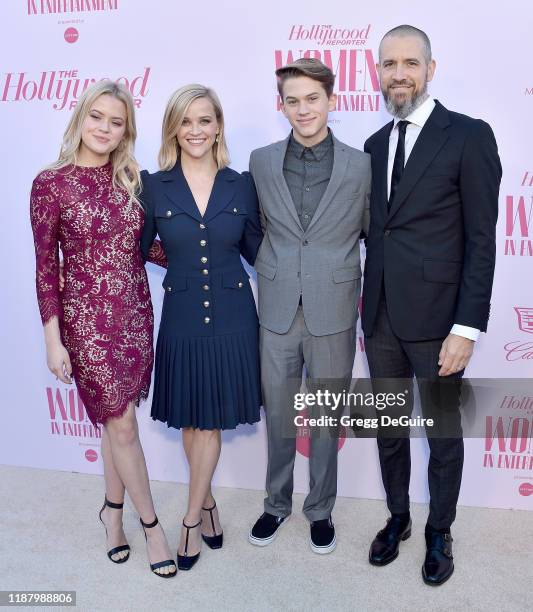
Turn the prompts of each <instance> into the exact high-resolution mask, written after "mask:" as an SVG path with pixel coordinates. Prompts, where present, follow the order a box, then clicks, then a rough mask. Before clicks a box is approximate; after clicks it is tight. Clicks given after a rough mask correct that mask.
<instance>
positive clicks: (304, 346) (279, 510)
mask: <svg viewBox="0 0 533 612" xmlns="http://www.w3.org/2000/svg"><path fill="white" fill-rule="evenodd" d="M260 351H261V383H262V388H263V402H264V408H265V414H266V423H267V432H268V468H267V476H266V492H267V497H266V498H265V512H268V513H269V514H273V515H275V516H281V517H285V516H288V515H289V514H290V513H291V511H292V492H293V469H294V459H295V454H296V437H295V432H296V430H295V428H294V425H293V429H292V431H291V428H290V426H289V427H288V424H290V423H292V424H293V423H294V421H293V419H294V417H295V416H296V415H297V414H298V412H297V411H295V409H294V404H293V402H294V393H298V392H299V391H300V383H301V380H302V371H303V366H304V364H305V367H306V371H307V381H308V382H309V383H310V384H309V385H308V386H309V387H310V388H309V391H311V390H312V384H311V381H316V379H328V378H332V379H343V380H345V381H347V383H349V380H350V379H351V376H352V368H353V362H354V357H355V328H353V327H352V328H350V329H348V330H345V331H342V332H339V333H336V334H329V335H325V336H313V335H312V334H311V333H310V332H309V330H308V329H307V326H306V323H305V319H304V315H303V309H302V306H299V307H298V310H297V312H296V316H295V318H294V320H293V322H292V325H291V326H290V328H289V330H288V332H287V333H285V334H277V333H275V332H272V331H270V330H268V329H266V328H264V327H261V330H260ZM323 433H324V432H320V435H316V436H315V435H312V436H311V438H310V457H309V494H308V495H307V497H306V499H305V502H304V506H303V512H304V514H305V516H306V517H307V518H308V519H309V521H318V520H321V519H326V518H328V516H329V515H330V514H331V511H332V509H333V506H334V504H335V498H336V495H337V450H338V438H337V437H336V436H331V435H322V434H323Z"/></svg>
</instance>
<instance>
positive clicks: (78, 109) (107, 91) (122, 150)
mask: <svg viewBox="0 0 533 612" xmlns="http://www.w3.org/2000/svg"><path fill="white" fill-rule="evenodd" d="M103 95H108V96H113V97H114V98H117V100H120V101H121V102H123V103H124V106H125V107H126V131H125V132H124V137H123V139H122V141H121V142H120V144H119V145H118V147H117V148H116V149H115V150H114V151H111V154H110V156H109V159H110V161H111V164H112V166H113V185H114V186H115V187H122V188H123V189H125V190H126V191H127V192H128V194H129V196H130V198H131V199H132V200H135V201H138V200H137V196H138V194H139V192H140V190H141V175H140V170H139V164H138V163H137V161H136V159H135V156H134V153H133V151H134V147H135V139H136V138H137V127H136V125H135V108H134V104H133V98H132V96H131V94H130V92H129V91H128V90H127V89H126V87H124V85H122V84H121V83H117V82H115V81H110V80H109V79H104V80H102V81H98V82H97V83H94V85H91V86H90V87H88V88H87V89H86V90H85V91H84V92H83V94H82V96H81V97H80V99H79V100H78V103H77V104H76V106H75V108H74V111H73V112H72V116H71V117H70V121H69V122H68V125H67V129H66V130H65V133H64V135H63V142H62V144H61V149H60V151H59V157H58V159H57V160H56V161H55V162H54V163H53V164H51V165H50V166H48V168H49V169H51V170H58V169H59V168H64V167H65V166H68V165H70V164H74V165H76V162H77V158H78V151H79V149H80V145H81V133H82V128H83V122H84V121H85V119H86V117H87V115H88V114H89V111H90V110H91V107H92V105H93V104H94V102H95V100H96V99H97V98H99V97H100V96H103Z"/></svg>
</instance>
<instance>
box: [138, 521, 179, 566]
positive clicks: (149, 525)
mask: <svg viewBox="0 0 533 612" xmlns="http://www.w3.org/2000/svg"><path fill="white" fill-rule="evenodd" d="M139 521H140V522H141V525H142V528H143V531H144V539H145V540H146V541H148V538H147V536H146V530H147V529H152V527H155V526H156V525H158V524H159V519H158V518H157V516H156V517H155V519H154V520H153V521H152V522H151V523H145V522H144V521H143V520H142V518H140V517H139ZM148 564H149V565H150V569H151V570H152V573H154V574H155V575H156V576H159V577H160V578H173V577H174V576H175V575H176V574H177V573H178V572H177V570H176V563H175V562H174V560H173V559H167V560H166V561H159V562H158V563H150V562H148ZM162 567H173V568H174V571H173V572H169V573H168V574H160V573H159V572H156V571H155V570H157V569H160V568H162Z"/></svg>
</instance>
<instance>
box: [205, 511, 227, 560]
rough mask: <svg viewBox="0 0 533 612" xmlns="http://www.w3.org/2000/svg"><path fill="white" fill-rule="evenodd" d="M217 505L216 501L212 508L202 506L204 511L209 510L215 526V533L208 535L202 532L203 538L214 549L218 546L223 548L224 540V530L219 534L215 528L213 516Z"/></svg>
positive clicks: (212, 523)
mask: <svg viewBox="0 0 533 612" xmlns="http://www.w3.org/2000/svg"><path fill="white" fill-rule="evenodd" d="M216 507H217V503H216V502H215V503H214V504H213V505H212V507H211V508H202V510H203V511H204V512H209V518H210V519H211V527H212V528H213V533H214V534H215V535H212V536H207V535H204V534H203V533H202V540H203V541H204V542H205V543H206V544H207V545H208V546H209V548H211V549H212V550H216V549H218V548H222V543H223V541H224V532H221V533H219V534H217V531H216V529H215V519H214V518H213V510H214V509H215V508H216Z"/></svg>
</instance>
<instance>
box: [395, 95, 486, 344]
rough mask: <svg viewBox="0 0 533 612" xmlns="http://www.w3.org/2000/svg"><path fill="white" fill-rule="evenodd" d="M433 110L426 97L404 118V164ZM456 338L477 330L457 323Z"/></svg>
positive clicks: (473, 335)
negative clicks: (405, 123)
mask: <svg viewBox="0 0 533 612" xmlns="http://www.w3.org/2000/svg"><path fill="white" fill-rule="evenodd" d="M434 108H435V100H433V98H431V97H428V98H427V100H425V101H424V102H423V103H422V104H421V105H420V106H419V107H418V108H417V109H415V110H414V111H413V112H412V113H411V114H410V115H409V116H407V117H406V118H405V120H406V121H409V125H408V126H407V129H406V132H405V163H407V160H408V159H409V155H411V151H412V150H413V147H414V146H415V143H416V139H417V138H418V136H419V134H420V132H421V131H422V128H423V127H424V125H425V123H426V121H427V120H428V119H429V116H430V115H431V113H432V112H433V109H434ZM399 121H400V119H398V118H397V117H395V118H394V126H393V128H392V130H391V133H390V136H389V160H388V166H387V198H388V197H389V196H390V185H391V177H392V166H393V164H394V156H395V155H396V147H397V146H398V123H399ZM450 333H452V334H455V335H456V336H462V337H463V338H468V339H469V340H474V341H475V340H477V339H478V338H479V329H476V328H475V327H468V326H467V325H458V324H457V323H456V324H455V325H454V326H453V327H452V329H451V332H450Z"/></svg>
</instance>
